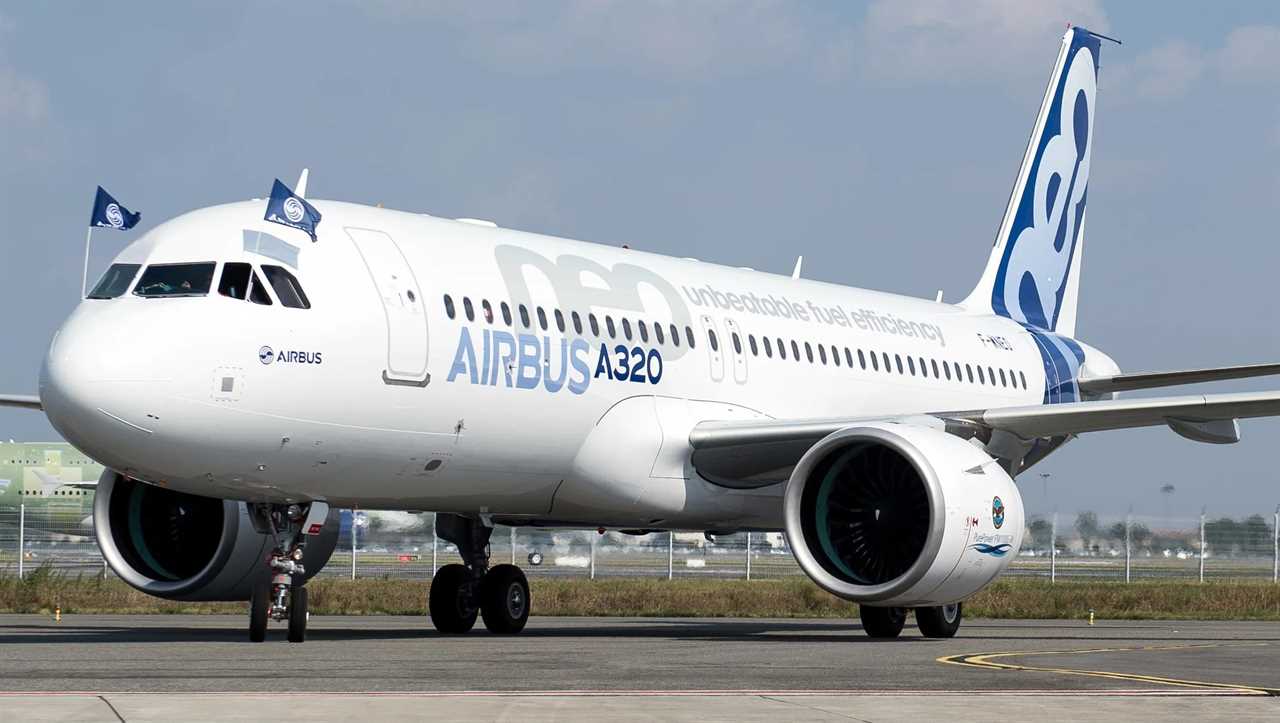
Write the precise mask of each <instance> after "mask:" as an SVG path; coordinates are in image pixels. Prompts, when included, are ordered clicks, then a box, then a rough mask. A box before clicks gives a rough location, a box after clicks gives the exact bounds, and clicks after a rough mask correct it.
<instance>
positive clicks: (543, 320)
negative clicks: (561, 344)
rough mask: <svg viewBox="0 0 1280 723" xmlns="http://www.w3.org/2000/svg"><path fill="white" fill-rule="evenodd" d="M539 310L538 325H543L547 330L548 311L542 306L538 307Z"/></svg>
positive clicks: (544, 329) (543, 328)
mask: <svg viewBox="0 0 1280 723" xmlns="http://www.w3.org/2000/svg"><path fill="white" fill-rule="evenodd" d="M537 311H538V326H540V327H542V330H543V331H546V330H547V312H545V311H543V309H542V307H541V306H539V307H538V309H537Z"/></svg>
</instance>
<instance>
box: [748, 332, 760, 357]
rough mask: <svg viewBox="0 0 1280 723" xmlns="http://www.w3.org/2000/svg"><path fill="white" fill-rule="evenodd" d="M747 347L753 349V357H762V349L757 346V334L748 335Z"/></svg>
mask: <svg viewBox="0 0 1280 723" xmlns="http://www.w3.org/2000/svg"><path fill="white" fill-rule="evenodd" d="M747 346H749V347H751V356H760V347H758V346H756V335H755V334H747Z"/></svg>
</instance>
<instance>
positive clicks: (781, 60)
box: [0, 0, 1280, 515]
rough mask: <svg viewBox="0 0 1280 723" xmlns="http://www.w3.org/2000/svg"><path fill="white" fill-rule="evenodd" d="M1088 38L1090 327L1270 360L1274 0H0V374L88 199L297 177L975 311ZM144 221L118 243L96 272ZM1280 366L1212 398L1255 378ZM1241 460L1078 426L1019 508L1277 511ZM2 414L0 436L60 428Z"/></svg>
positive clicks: (1275, 166)
mask: <svg viewBox="0 0 1280 723" xmlns="http://www.w3.org/2000/svg"><path fill="white" fill-rule="evenodd" d="M1068 22H1074V23H1076V24H1079V25H1083V26H1085V27H1088V28H1090V29H1092V30H1095V31H1099V32H1103V33H1107V34H1109V35H1114V36H1116V37H1119V38H1120V39H1122V40H1123V41H1124V45H1123V46H1119V47H1117V46H1115V45H1111V44H1107V45H1104V46H1103V49H1102V58H1101V66H1102V67H1101V70H1100V78H1099V92H1098V118H1097V120H1096V126H1095V135H1096V137H1097V142H1096V144H1095V146H1094V150H1093V153H1094V156H1093V163H1092V171H1091V181H1092V186H1091V188H1090V194H1089V198H1090V204H1089V217H1088V224H1087V227H1086V229H1085V239H1086V245H1085V254H1084V273H1083V277H1082V284H1081V302H1080V321H1079V334H1080V336H1081V338H1082V339H1084V340H1085V341H1088V342H1089V343H1091V344H1093V345H1095V346H1098V347H1101V348H1103V349H1105V350H1107V351H1108V352H1109V353H1110V354H1112V355H1113V356H1114V357H1115V358H1116V359H1117V360H1118V361H1119V362H1120V364H1121V365H1122V366H1123V367H1124V368H1125V369H1128V370H1134V371H1137V370H1154V369H1166V368H1180V367H1195V366H1202V365H1203V366H1210V365H1221V364H1232V363H1245V362H1259V361H1275V360H1280V335H1277V333H1276V329H1277V328H1280V324H1278V323H1277V322H1280V311H1278V310H1277V303H1276V298H1275V291H1274V289H1275V287H1276V284H1275V282H1274V278H1275V275H1276V269H1277V268H1278V267H1280V249H1278V248H1277V243H1276V241H1277V240H1280V239H1278V238H1277V237H1278V234H1277V230H1276V222H1275V219H1274V216H1275V212H1276V210H1277V208H1280V204H1278V203H1277V199H1280V70H1278V69H1280V5H1276V4H1273V3H1261V2H1260V3H1245V2H1241V3H1231V4H1216V3H1215V4H1203V3H1186V4H1172V3H1161V4H1159V5H1148V4H1139V3H1102V2H1094V1H1089V0H1050V1H1047V2H1038V3H1023V2H995V1H993V0H987V1H979V2H971V3H957V4H950V3H941V2H932V1H927V0H894V1H892V2H870V3H846V2H838V3H810V4H800V3H782V2H778V3H773V2H749V1H746V0H743V1H741V2H732V3H722V2H712V1H711V0H707V1H704V2H655V3H639V2H565V3H551V2H547V3H514V2H512V3H506V2H494V3H465V2H458V3H430V4H428V3H411V2H398V1H397V0H375V1H372V2H338V1H336V0H330V1H328V2H317V3H310V4H305V5H303V4H297V3H270V2H268V3H254V4H252V5H247V6H237V5H234V4H232V3H216V4H215V3H206V4H197V5H194V6H190V7H189V6H187V5H186V4H179V3H166V4H160V3H141V4H137V5H135V6H123V4H120V3H115V4H101V3H94V4H90V3H84V4H69V3H30V4H26V3H21V4H20V3H11V2H10V3H0V164H2V165H3V168H4V173H3V174H0V220H2V221H3V224H4V232H3V234H0V249H3V258H4V263H3V264H0V289H2V290H3V291H2V292H0V294H2V295H0V304H3V306H4V308H5V309H6V310H7V312H8V313H5V314H4V316H3V321H0V329H4V331H5V333H4V347H3V348H4V353H3V355H2V356H0V389H2V390H4V391H8V392H33V391H34V389H35V383H36V381H35V380H36V375H37V372H38V369H39V364H40V360H41V358H42V356H43V354H44V350H45V349H46V348H47V346H48V342H49V338H50V337H51V335H52V333H53V331H54V330H55V329H56V328H57V325H58V324H59V323H60V322H61V320H62V319H63V318H64V317H65V316H66V314H67V313H68V312H69V311H70V309H71V308H72V307H73V305H74V304H75V303H76V300H77V295H78V285H79V283H80V259H81V251H82V244H83V238H84V227H85V223H86V222H87V217H88V213H89V209H90V205H91V201H92V192H93V187H94V186H95V185H96V184H99V183H100V184H102V185H104V186H106V187H107V188H108V189H110V190H111V191H112V192H113V193H115V194H116V195H117V196H118V197H119V198H120V199H121V200H122V201H124V202H125V203H126V204H127V205H131V206H132V207H134V208H135V209H136V210H141V211H142V212H143V214H144V221H143V224H142V225H141V226H140V228H139V229H138V231H145V230H146V229H147V228H150V227H151V226H152V225H154V224H155V223H157V222H159V221H161V220H164V219H166V218H169V217H172V216H174V215H176V214H179V213H182V212H184V211H186V210H189V209H192V208H197V207H200V206H207V205H211V204H215V203H221V202H225V201H231V200H238V199H244V198H250V197H256V196H262V195H264V194H265V193H266V192H267V190H268V189H269V187H270V183H271V179H272V178H274V177H277V176H279V177H281V178H284V179H286V180H291V179H293V178H295V177H296V174H297V172H298V170H299V169H300V168H302V167H304V166H309V167H310V168H311V169H312V180H311V191H310V193H311V195H315V196H319V197H324V198H340V199H344V200H353V201H361V202H367V203H379V202H381V203H383V204H385V205H387V206H390V207H394V208H401V209H406V210H414V211H423V212H427V213H434V214H439V215H445V216H471V217H479V218H491V219H494V220H495V221H497V222H499V223H500V224H502V225H504V226H508V227H514V228H522V229H528V230H533V231H539V232H544V233H551V234H556V235H562V236H569V237H573V238H582V239H588V240H593V241H599V242H602V243H611V244H621V243H627V244H630V245H631V246H633V247H637V248H644V249H648V250H654V251H658V252H663V253H671V254H678V255H681V256H695V257H698V258H702V259H707V260H714V261H718V262H722V263H728V264H733V265H740V266H751V267H755V268H759V269H772V270H777V271H787V270H789V269H790V268H791V265H792V264H793V262H794V257H795V254H796V253H798V252H802V253H804V254H805V257H806V264H805V265H806V269H807V271H806V275H807V276H810V277H812V278H820V279H823V280H826V281H832V282H838V283H845V284H852V285H858V286H867V287H871V288H876V289H883V290H889V291H897V292H901V293H906V294H912V295H917V296H927V297H932V296H933V294H934V293H935V291H936V290H938V289H942V290H944V292H945V296H946V298H947V299H953V300H954V299H959V298H961V297H962V296H963V295H964V294H965V293H966V292H967V291H968V290H969V288H970V286H971V285H972V284H973V283H974V282H975V281H976V279H977V277H978V275H979V273H980V271H981V269H982V265H983V263H984V262H985V259H986V255H987V252H988V249H989V246H990V243H991V240H992V237H993V235H994V233H995V227H996V224H997V223H998V221H999V218H1000V215H1001V213H1002V212H1003V210H1004V204H1005V201H1006V199H1007V197H1008V193H1009V186H1010V185H1011V183H1012V180H1013V175H1014V172H1015V171H1016V169H1017V165H1018V163H1019V161H1020V159H1021V155H1022V152H1023V149H1024V145H1025V142H1026V137H1027V133H1028V131H1029V129H1030V126H1031V122H1032V120H1033V116H1034V114H1035V111H1036V109H1037V107H1038V104H1039V101H1040V97H1041V95H1042V93H1043V88H1044V83H1045V81H1046V79H1047V75H1048V72H1049V68H1050V65H1051V63H1052V61H1053V58H1054V54H1055V53H1056V50H1057V44H1058V40H1059V37H1060V36H1061V34H1062V31H1063V29H1064V28H1065V25H1066V23H1068ZM136 235H137V234H136V233H130V234H111V233H109V232H101V233H98V234H97V235H96V238H95V245H96V249H95V254H94V259H93V262H94V266H93V272H91V274H92V275H96V274H97V273H100V271H101V270H102V268H104V267H105V264H106V263H107V262H108V260H109V259H110V257H111V256H112V255H114V253H115V252H117V251H118V250H119V249H120V248H121V247H122V246H123V245H124V244H125V243H126V242H127V241H128V240H130V239H132V238H135V237H136ZM1278 386H1280V379H1271V380H1261V381H1253V382H1248V383H1239V384H1231V385H1217V386H1216V387H1214V389H1215V390H1222V391H1227V390H1244V389H1266V388H1277V387H1278ZM1278 433H1280V422H1275V421H1254V422H1246V423H1244V441H1243V442H1241V443H1240V444H1238V445H1235V446H1233V447H1211V446H1207V445H1197V444H1192V443H1190V442H1186V441H1183V440H1181V439H1180V438H1178V437H1175V436H1174V435H1173V434H1172V433H1171V432H1169V431H1168V430H1165V429H1152V430H1138V431H1129V432H1119V433H1108V434H1101V435H1090V436H1086V437H1083V438H1081V439H1080V440H1077V441H1075V442H1073V443H1072V444H1070V445H1068V447H1067V448H1066V449H1064V450H1062V451H1061V452H1059V453H1058V454H1056V455H1055V456H1054V457H1052V458H1051V459H1050V460H1049V461H1048V462H1046V463H1044V464H1043V465H1042V467H1040V468H1037V472H1038V471H1049V472H1052V474H1053V477H1052V481H1051V483H1050V493H1049V495H1048V496H1047V498H1046V495H1045V494H1044V493H1043V492H1042V491H1041V485H1040V483H1039V480H1038V478H1037V479H1036V480H1035V483H1034V484H1028V485H1025V486H1024V496H1025V498H1026V500H1027V503H1028V505H1029V507H1030V508H1031V510H1032V512H1038V511H1044V510H1049V509H1052V508H1053V507H1055V506H1056V507H1057V508H1058V509H1060V510H1062V511H1064V512H1067V513H1071V512H1074V511H1075V510H1077V509H1082V508H1086V507H1088V508H1093V509H1096V510H1098V511H1099V512H1100V513H1102V514H1104V515H1105V514H1122V513H1123V512H1124V511H1125V510H1126V509H1128V507H1129V506H1130V505H1132V506H1133V507H1134V509H1135V510H1136V511H1137V512H1140V513H1141V512H1149V513H1158V512H1161V511H1162V510H1163V508H1164V504H1165V501H1164V500H1161V498H1160V495H1159V493H1158V489H1159V487H1160V486H1161V485H1162V484H1165V483H1172V484H1174V485H1175V486H1176V487H1177V492H1176V493H1175V494H1174V496H1173V498H1172V500H1169V501H1168V503H1169V508H1170V510H1171V511H1173V512H1174V513H1176V514H1182V515H1191V514H1194V513H1198V512H1199V510H1200V508H1201V506H1204V505H1207V506H1208V507H1209V510H1210V513H1211V514H1212V513H1215V512H1216V513H1222V514H1245V513H1251V512H1254V511H1260V512H1269V511H1270V510H1271V509H1273V508H1274V505H1275V504H1276V503H1280V472H1277V471H1276V470H1275V465H1274V464H1273V459H1274V455H1273V453H1272V449H1273V446H1274V442H1273V439H1274V438H1275V437H1276V435H1277V434H1278ZM52 436H53V431H52V430H51V429H50V428H49V427H48V425H47V423H46V422H45V421H44V420H43V418H42V417H40V416H39V415H36V414H32V413H29V412H27V413H24V412H21V411H13V410H10V411H0V437H12V438H16V439H47V438H51V437H52Z"/></svg>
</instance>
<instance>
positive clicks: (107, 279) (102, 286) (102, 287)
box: [89, 264, 142, 299]
mask: <svg viewBox="0 0 1280 723" xmlns="http://www.w3.org/2000/svg"><path fill="white" fill-rule="evenodd" d="M140 268H142V265H141V264H111V268H109V269H107V273H105V274H103V275H102V280H101V281H99V282H98V285H97V286H95V287H93V291H91V292H89V298H90V299H114V298H116V297H117V296H119V295H121V294H123V293H124V292H125V291H128V289H129V284H132V283H133V279H134V277H135V276H137V275H138V269H140Z"/></svg>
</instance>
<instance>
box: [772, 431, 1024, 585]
mask: <svg viewBox="0 0 1280 723" xmlns="http://www.w3.org/2000/svg"><path fill="white" fill-rule="evenodd" d="M784 499H785V502H784V506H785V520H786V531H787V539H788V542H789V543H790V545H791V549H792V552H793V553H794V554H795V556H796V559H797V561H798V562H799V563H800V567H801V568H802V569H803V570H804V571H805V573H807V574H808V575H809V576H810V577H811V578H813V580H814V581H815V582H817V583H818V585H820V586H821V587H823V588H824V589H826V590H828V591H830V592H832V593H834V594H836V595H839V596H840V597H843V598H846V599H849V600H855V601H858V602H873V603H880V604H886V605H918V606H922V605H941V604H946V603H951V602H957V601H959V600H962V599H963V598H965V597H968V596H969V595H971V594H973V593H974V592H976V591H977V590H978V589H980V588H981V587H982V586H983V585H985V584H987V583H988V582H990V581H991V580H992V579H993V578H994V577H995V576H996V575H997V574H999V573H1000V572H1001V571H1002V570H1004V568H1005V567H1007V566H1008V563H1009V560H1010V558H1011V557H1012V556H1013V555H1015V554H1016V552H1017V548H1018V546H1019V545H1020V544H1021V542H1022V524H1023V523H1022V504H1021V498H1020V497H1019V495H1018V491H1017V487H1016V486H1015V485H1014V484H1013V480H1012V479H1010V478H1009V476H1008V475H1007V474H1005V472H1004V470H1003V469H1001V468H1000V466H999V465H997V464H995V463H994V460H993V459H992V458H991V457H990V456H988V455H987V454H986V453H985V452H984V451H983V450H981V449H979V448H978V447H975V446H974V445H972V444H970V443H969V442H966V441H964V440H961V439H959V438H958V437H954V436H952V435H949V434H947V433H946V432H943V431H940V430H936V429H930V428H926V427H918V426H909V425H897V424H879V423H876V424H868V425H865V426H859V427H850V428H847V429H843V430H840V431H839V432H835V433H833V434H831V435H829V436H828V437H826V438H824V439H823V440H821V441H819V442H818V443H817V444H815V445H814V446H813V447H812V448H810V449H809V451H808V452H806V453H805V455H804V456H803V457H802V458H801V459H800V462H799V463H798V464H797V465H796V467H795V469H794V471H793V472H792V475H791V478H790V480H789V481H788V482H787V489H786V495H785V498H784ZM997 508H998V509H999V512H998V514H997V512H996V509H997Z"/></svg>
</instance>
